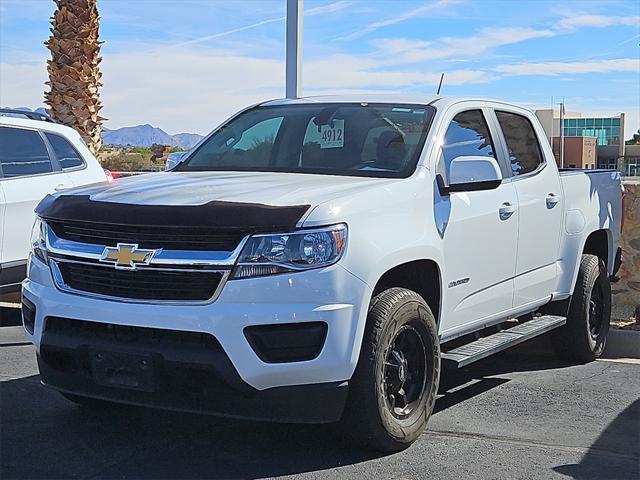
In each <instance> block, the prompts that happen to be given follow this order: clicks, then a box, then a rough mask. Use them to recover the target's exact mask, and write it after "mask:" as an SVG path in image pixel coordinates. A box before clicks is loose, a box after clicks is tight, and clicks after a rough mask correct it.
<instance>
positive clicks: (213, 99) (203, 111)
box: [0, 47, 495, 133]
mask: <svg viewBox="0 0 640 480" xmlns="http://www.w3.org/2000/svg"><path fill="white" fill-rule="evenodd" d="M101 66H102V71H103V79H102V80H103V83H104V87H103V88H102V89H101V96H102V103H103V104H104V106H105V108H104V109H103V110H102V114H103V115H104V116H105V117H107V118H109V121H108V122H107V123H106V126H107V127H108V128H117V127H121V126H125V125H137V124H143V123H152V124H155V125H157V126H159V127H161V128H163V129H164V130H166V131H168V132H169V133H177V132H181V131H189V132H196V133H206V132H208V131H210V130H211V129H212V128H214V127H215V126H216V125H217V124H218V123H219V122H221V121H222V120H224V119H225V118H226V117H228V116H230V115H231V114H233V113H234V112H235V111H237V110H238V109H240V108H242V107H245V106H247V105H249V104H252V103H256V102H259V101H263V100H267V99H271V98H279V97H282V96H283V93H284V61H283V60H282V59H268V58H267V59H265V58H258V57H256V56H250V55H243V54H239V53H234V52H232V51H229V50H223V49H218V50H215V49H207V50H203V49H200V48H195V47H181V48H172V49H168V50H165V51H164V52H163V55H162V61H158V58H157V57H156V56H154V55H148V53H146V52H126V53H125V52H123V53H111V54H105V55H104V58H103V61H102V63H101ZM0 74H1V79H2V81H1V82H0V104H3V105H9V106H29V107H37V106H40V105H42V92H43V91H44V89H45V86H44V84H43V83H44V81H45V80H46V64H45V58H44V57H43V58H42V60H41V62H39V63H37V64H10V63H3V64H0ZM494 78H495V74H494V73H491V72H486V71H482V70H451V71H448V72H447V74H446V79H445V84H446V85H447V86H454V85H467V84H479V83H485V82H489V81H491V80H493V79H494ZM5 79H6V80H7V81H5ZM439 79H440V72H439V71H438V72H434V71H429V70H427V69H402V68H394V69H386V70H384V69H381V68H380V64H378V63H376V62H373V61H372V60H371V59H370V58H368V57H362V56H357V55H346V54H338V55H331V56H327V57H323V58H321V59H316V60H313V59H312V60H309V61H307V62H306V63H305V64H304V67H303V84H304V93H305V94H308V93H310V92H314V93H318V92H330V93H334V94H335V93H349V92H364V91H368V92H389V91H391V92H398V91H403V90H404V91H406V90H407V89H410V90H416V91H422V92H435V90H436V87H437V84H438V81H439Z"/></svg>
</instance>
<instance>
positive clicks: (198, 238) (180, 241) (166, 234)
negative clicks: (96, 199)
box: [47, 220, 249, 251]
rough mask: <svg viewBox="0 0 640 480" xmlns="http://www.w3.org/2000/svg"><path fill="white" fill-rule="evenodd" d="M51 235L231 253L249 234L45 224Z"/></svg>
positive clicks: (205, 229) (209, 229) (109, 243)
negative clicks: (50, 230) (48, 227)
mask: <svg viewBox="0 0 640 480" xmlns="http://www.w3.org/2000/svg"><path fill="white" fill-rule="evenodd" d="M47 223H48V224H49V226H50V227H51V228H52V229H53V231H54V233H55V234H56V235H57V236H58V237H60V238H63V239H65V240H71V241H74V242H82V243H91V244H96V245H107V246H116V244H118V243H133V244H137V245H138V246H139V247H140V248H151V249H158V248H164V249H166V250H200V251H202V250H208V251H233V250H235V248H236V247H237V246H238V245H239V244H240V241H241V240H242V239H243V238H244V237H245V236H246V235H247V234H248V233H249V232H248V231H247V230H243V229H228V228H227V229H220V228H212V227H198V226H195V227H188V228H186V227H159V226H138V225H113V224H109V223H83V222H73V221H57V220H56V221H53V220H52V221H48V222H47Z"/></svg>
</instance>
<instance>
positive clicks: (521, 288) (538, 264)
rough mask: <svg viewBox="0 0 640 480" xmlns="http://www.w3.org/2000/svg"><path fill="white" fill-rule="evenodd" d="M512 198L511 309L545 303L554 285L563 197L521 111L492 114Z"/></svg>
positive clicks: (541, 135)
mask: <svg viewBox="0 0 640 480" xmlns="http://www.w3.org/2000/svg"><path fill="white" fill-rule="evenodd" d="M495 115H496V118H497V120H498V124H499V125H500V129H501V130H502V134H503V137H504V142H505V145H506V147H507V150H508V155H509V160H510V163H511V169H512V173H513V180H512V183H513V185H514V186H515V189H516V193H517V195H518V203H519V215H520V224H519V232H518V256H517V261H516V276H515V281H514V307H521V306H525V305H528V304H531V303H536V302H539V301H540V300H543V299H548V298H550V295H551V293H552V292H554V290H555V288H556V284H557V279H558V270H557V269H558V266H557V261H558V257H559V245H560V229H561V227H562V202H563V198H562V195H563V191H562V188H561V186H560V176H559V175H558V170H557V167H556V165H555V161H553V160H551V161H550V162H549V163H547V162H546V158H550V159H553V157H552V156H548V157H546V156H545V153H544V151H543V149H542V144H541V142H540V139H542V138H545V137H544V132H543V131H537V130H536V128H538V130H541V128H540V127H539V125H538V124H537V122H536V123H534V122H532V121H531V120H530V119H529V117H528V115H529V114H527V113H526V112H525V111H520V110H519V109H516V108H505V109H504V110H502V109H496V111H495Z"/></svg>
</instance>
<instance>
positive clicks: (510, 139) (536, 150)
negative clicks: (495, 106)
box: [496, 111, 543, 176]
mask: <svg viewBox="0 0 640 480" xmlns="http://www.w3.org/2000/svg"><path fill="white" fill-rule="evenodd" d="M496 116H497V117H498V122H499V123H500V128H501V129H502V133H503V134H504V139H505V140H506V142H507V148H508V149H509V160H510V161H511V170H512V171H513V175H514V176H517V175H525V174H527V173H531V172H533V171H534V170H536V169H537V168H538V167H539V166H540V164H542V161H543V160H542V151H541V150H540V143H539V142H538V137H536V133H535V131H534V130H533V125H531V122H530V121H529V119H528V118H527V117H523V116H522V115H517V114H515V113H509V112H499V111H496Z"/></svg>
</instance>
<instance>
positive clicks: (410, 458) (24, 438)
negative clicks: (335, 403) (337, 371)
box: [0, 311, 640, 479]
mask: <svg viewBox="0 0 640 480" xmlns="http://www.w3.org/2000/svg"><path fill="white" fill-rule="evenodd" d="M4 314H5V318H8V317H7V316H6V315H7V313H6V311H5V313H4ZM541 341H542V340H541ZM635 362H636V363H634V362H633V361H617V362H614V361H597V362H594V363H591V364H588V365H567V364H563V363H561V362H560V361H559V360H557V359H555V358H552V357H549V356H541V355H538V354H537V349H536V345H535V344H534V345H533V346H532V345H529V346H526V348H520V349H519V350H515V351H510V352H508V353H505V354H501V355H499V356H496V357H493V358H490V359H486V360H484V361H481V362H478V363H477V364H475V365H474V366H472V367H469V368H466V369H464V370H462V371H455V372H445V373H444V377H443V381H442V387H441V397H440V398H439V400H438V402H437V404H436V409H435V413H434V416H433V417H432V419H431V422H430V424H429V430H428V431H427V432H426V433H425V434H424V435H423V436H422V437H421V438H420V439H419V441H418V442H416V444H414V445H413V446H412V447H411V448H409V449H408V450H406V451H404V452H402V453H399V454H394V455H379V454H373V453H370V452H364V451H361V450H358V449H355V448H353V447H351V446H349V445H347V444H345V443H343V442H342V441H341V438H340V430H339V429H338V428H336V427H333V426H300V425H276V424H264V423H255V422H242V421H231V420H222V419H218V418H213V417H204V416H197V415H190V414H181V413H171V412H161V411H154V410H147V409H142V408H133V407H115V408H112V409H109V410H103V411H95V410H87V409H82V408H79V407H76V406H75V405H73V404H71V403H69V402H67V401H66V400H65V399H63V398H62V397H61V396H59V395H58V394H57V393H55V392H53V391H51V390H48V389H47V388H45V387H43V386H41V385H40V383H39V381H38V373H37V369H36V364H35V358H34V350H33V348H32V347H31V346H30V345H28V344H26V343H25V342H24V337H22V333H21V331H20V328H19V327H2V328H0V379H1V380H2V382H1V384H0V403H1V413H0V415H1V417H0V419H1V423H0V427H1V429H0V456H1V463H2V470H1V471H0V477H1V478H3V479H11V478H83V479H84V478H86V479H89V478H92V479H93V478H145V479H152V478H154V479H155V478H264V477H287V476H291V477H298V476H299V477H301V478H331V479H334V478H348V479H358V478H363V479H365V478H366V479H369V478H374V477H375V478H380V479H387V478H389V479H390V478H394V479H414V478H415V479H419V478H437V479H449V478H450V479H460V478H465V479H466V478H479V479H487V478H545V479H546V478H593V479H637V478H640V399H639V397H640V364H638V363H637V361H635Z"/></svg>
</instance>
